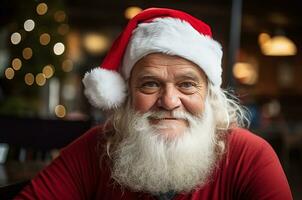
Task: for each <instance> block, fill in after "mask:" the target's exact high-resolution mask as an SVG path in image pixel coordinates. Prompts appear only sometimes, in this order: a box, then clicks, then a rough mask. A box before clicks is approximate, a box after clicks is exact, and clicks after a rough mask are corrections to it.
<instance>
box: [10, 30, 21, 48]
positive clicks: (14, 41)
mask: <svg viewBox="0 0 302 200" xmlns="http://www.w3.org/2000/svg"><path fill="white" fill-rule="evenodd" d="M10 41H11V42H12V44H14V45H17V44H19V43H20V42H21V34H20V33H18V32H15V33H13V34H12V35H11V36H10Z"/></svg>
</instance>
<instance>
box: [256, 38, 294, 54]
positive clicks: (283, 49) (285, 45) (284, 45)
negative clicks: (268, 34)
mask: <svg viewBox="0 0 302 200" xmlns="http://www.w3.org/2000/svg"><path fill="white" fill-rule="evenodd" d="M261 50H262V53H263V54H264V55H267V56H293V55H296V54H297V47H296V45H295V43H294V42H293V41H291V40H290V39H289V38H287V37H285V36H281V35H280V36H275V37H272V38H271V39H270V40H268V41H266V42H265V43H264V44H263V45H262V46H261Z"/></svg>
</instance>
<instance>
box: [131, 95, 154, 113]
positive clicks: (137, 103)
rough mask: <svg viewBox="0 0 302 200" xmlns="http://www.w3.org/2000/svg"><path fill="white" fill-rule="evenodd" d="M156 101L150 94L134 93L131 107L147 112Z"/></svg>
mask: <svg viewBox="0 0 302 200" xmlns="http://www.w3.org/2000/svg"><path fill="white" fill-rule="evenodd" d="M155 102H156V98H155V97H153V96H152V95H144V94H134V97H133V108H134V109H135V110H137V111H140V112H143V113H144V112H148V111H149V110H150V109H151V108H152V107H153V105H154V104H155Z"/></svg>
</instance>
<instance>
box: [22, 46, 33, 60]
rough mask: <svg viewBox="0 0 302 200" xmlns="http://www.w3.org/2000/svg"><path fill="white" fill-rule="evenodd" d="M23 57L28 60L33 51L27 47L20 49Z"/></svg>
mask: <svg viewBox="0 0 302 200" xmlns="http://www.w3.org/2000/svg"><path fill="white" fill-rule="evenodd" d="M22 55H23V58H24V59H25V60H29V59H30V58H31V57H32V56H33V51H32V49H31V48H29V47H27V48H25V49H23V51H22Z"/></svg>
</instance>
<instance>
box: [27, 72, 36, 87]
mask: <svg viewBox="0 0 302 200" xmlns="http://www.w3.org/2000/svg"><path fill="white" fill-rule="evenodd" d="M24 81H25V83H26V84H27V85H32V84H33V83H34V81H35V77H34V75H33V74H32V73H27V74H25V76H24Z"/></svg>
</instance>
